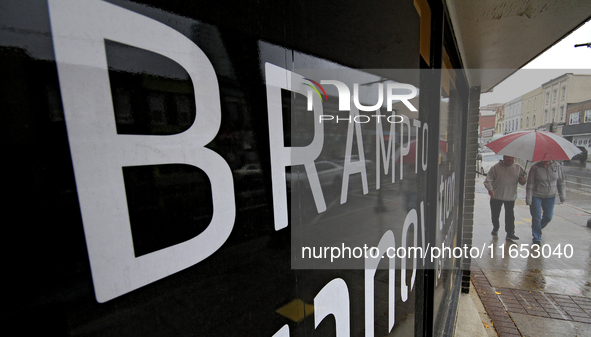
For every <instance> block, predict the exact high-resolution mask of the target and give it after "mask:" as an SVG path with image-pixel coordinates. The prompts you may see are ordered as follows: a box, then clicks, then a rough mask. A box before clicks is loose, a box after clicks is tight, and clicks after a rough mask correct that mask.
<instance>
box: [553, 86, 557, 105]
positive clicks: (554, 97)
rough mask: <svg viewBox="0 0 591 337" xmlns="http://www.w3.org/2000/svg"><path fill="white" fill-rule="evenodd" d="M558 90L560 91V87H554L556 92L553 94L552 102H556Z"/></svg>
mask: <svg viewBox="0 0 591 337" xmlns="http://www.w3.org/2000/svg"><path fill="white" fill-rule="evenodd" d="M557 91H558V89H554V92H553V95H552V102H556V96H558V94H557Z"/></svg>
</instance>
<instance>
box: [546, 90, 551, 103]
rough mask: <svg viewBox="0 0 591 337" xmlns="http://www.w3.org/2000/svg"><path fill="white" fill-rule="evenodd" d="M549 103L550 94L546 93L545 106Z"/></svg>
mask: <svg viewBox="0 0 591 337" xmlns="http://www.w3.org/2000/svg"><path fill="white" fill-rule="evenodd" d="M548 103H550V92H549V91H548V92H546V104H548Z"/></svg>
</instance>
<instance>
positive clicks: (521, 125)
mask: <svg viewBox="0 0 591 337" xmlns="http://www.w3.org/2000/svg"><path fill="white" fill-rule="evenodd" d="M522 127H523V118H521V119H520V120H519V125H517V128H518V129H521V128H522Z"/></svg>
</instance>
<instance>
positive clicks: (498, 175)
mask: <svg viewBox="0 0 591 337" xmlns="http://www.w3.org/2000/svg"><path fill="white" fill-rule="evenodd" d="M517 183H519V184H521V185H525V170H524V169H523V167H521V165H519V164H517V163H515V158H514V157H510V156H503V160H501V161H499V162H498V163H496V164H495V165H494V166H493V167H491V169H490V170H489V171H488V175H487V176H486V179H485V180H484V187H486V189H487V190H488V195H490V213H491V218H492V223H493V230H492V232H491V233H490V234H492V235H494V236H496V235H497V234H498V232H499V216H500V215H501V208H502V207H503V206H504V207H505V232H506V233H507V239H508V240H519V237H517V236H516V235H515V213H514V212H513V209H514V208H515V199H517Z"/></svg>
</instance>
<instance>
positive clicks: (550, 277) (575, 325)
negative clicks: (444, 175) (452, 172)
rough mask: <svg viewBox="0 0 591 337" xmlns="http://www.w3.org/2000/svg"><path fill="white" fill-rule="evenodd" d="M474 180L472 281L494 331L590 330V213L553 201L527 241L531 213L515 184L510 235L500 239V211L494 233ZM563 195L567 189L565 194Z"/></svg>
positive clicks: (579, 333) (571, 332)
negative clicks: (538, 234) (545, 221)
mask: <svg viewBox="0 0 591 337" xmlns="http://www.w3.org/2000/svg"><path fill="white" fill-rule="evenodd" d="M483 181H484V177H478V178H477V182H476V196H475V207H474V208H475V211H474V237H473V247H478V248H479V250H481V251H483V254H482V257H480V258H475V259H473V263H472V272H471V275H472V282H473V285H474V288H475V289H476V292H477V293H478V295H479V298H480V300H481V301H482V304H483V305H484V307H485V309H486V312H487V314H488V316H489V317H490V319H491V321H492V324H493V326H494V328H495V330H496V332H497V333H498V334H499V335H500V336H520V335H522V336H558V335H560V336H591V228H588V227H586V225H587V220H588V219H589V218H590V217H591V214H590V213H588V212H585V211H583V210H581V209H579V208H575V207H572V206H571V205H568V204H557V205H556V206H555V208H554V218H553V220H552V221H551V222H550V224H549V225H548V226H547V227H546V228H545V229H544V231H543V237H542V247H541V249H538V248H537V247H532V241H531V239H532V236H531V216H530V214H529V206H527V205H525V202H524V201H523V200H524V198H525V190H524V188H520V189H519V190H518V200H517V201H516V204H515V220H516V221H515V222H516V224H515V228H516V229H515V234H516V235H517V236H518V237H520V239H519V240H516V241H514V242H513V241H508V240H506V239H505V233H504V231H503V226H504V211H503V212H501V217H500V221H501V229H500V231H499V235H498V236H497V237H493V236H492V235H491V234H490V232H491V230H492V223H491V220H490V206H489V196H488V194H487V191H486V189H485V188H484V187H483V185H482V183H483ZM568 198H569V196H568V195H567V200H568Z"/></svg>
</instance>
